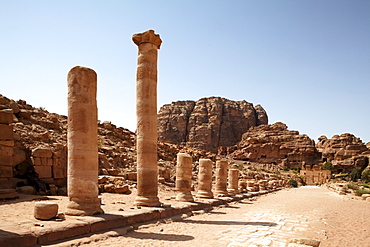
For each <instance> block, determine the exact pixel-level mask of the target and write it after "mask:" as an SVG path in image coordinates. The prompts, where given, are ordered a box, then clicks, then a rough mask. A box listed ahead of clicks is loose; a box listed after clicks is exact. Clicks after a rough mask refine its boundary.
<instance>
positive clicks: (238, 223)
mask: <svg viewBox="0 0 370 247" xmlns="http://www.w3.org/2000/svg"><path fill="white" fill-rule="evenodd" d="M184 222H185V223H190V224H213V225H245V226H277V225H278V224H276V223H274V222H264V221H256V222H254V221H250V222H243V221H211V220H184Z"/></svg>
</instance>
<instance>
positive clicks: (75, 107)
mask: <svg viewBox="0 0 370 247" xmlns="http://www.w3.org/2000/svg"><path fill="white" fill-rule="evenodd" d="M96 89H97V76H96V73H95V71H93V70H92V69H89V68H84V67H79V66H77V67H74V68H73V69H71V70H70V71H69V73H68V175H67V177H68V197H69V203H68V205H67V209H66V212H65V213H66V214H68V215H95V214H100V213H103V210H102V209H101V208H100V198H98V141H97V136H98V108H97V103H96Z"/></svg>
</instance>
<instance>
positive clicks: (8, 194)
mask: <svg viewBox="0 0 370 247" xmlns="http://www.w3.org/2000/svg"><path fill="white" fill-rule="evenodd" d="M17 197H18V193H17V192H16V191H15V189H0V199H13V198H17Z"/></svg>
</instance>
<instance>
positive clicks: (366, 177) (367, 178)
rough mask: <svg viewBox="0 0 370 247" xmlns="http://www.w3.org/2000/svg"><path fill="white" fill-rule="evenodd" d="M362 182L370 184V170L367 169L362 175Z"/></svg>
mask: <svg viewBox="0 0 370 247" xmlns="http://www.w3.org/2000/svg"><path fill="white" fill-rule="evenodd" d="M361 180H362V181H364V182H365V183H368V182H370V169H365V170H364V171H363V172H362V174H361Z"/></svg>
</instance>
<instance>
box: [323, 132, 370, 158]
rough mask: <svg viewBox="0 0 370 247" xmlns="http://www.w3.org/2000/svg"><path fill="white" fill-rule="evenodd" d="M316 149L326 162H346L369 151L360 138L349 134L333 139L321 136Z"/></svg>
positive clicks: (336, 136)
mask: <svg viewBox="0 0 370 247" xmlns="http://www.w3.org/2000/svg"><path fill="white" fill-rule="evenodd" d="M316 147H317V149H318V150H319V151H320V152H321V153H322V157H323V159H325V161H332V160H345V159H348V158H351V157H353V156H356V155H358V154H361V153H363V152H366V151H369V149H368V148H367V147H366V145H365V144H364V143H363V142H362V141H361V139H360V138H358V137H355V136H354V135H353V134H349V133H344V134H341V135H334V136H333V137H332V138H331V139H328V138H327V137H326V136H320V137H319V142H318V143H317V145H316Z"/></svg>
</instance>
